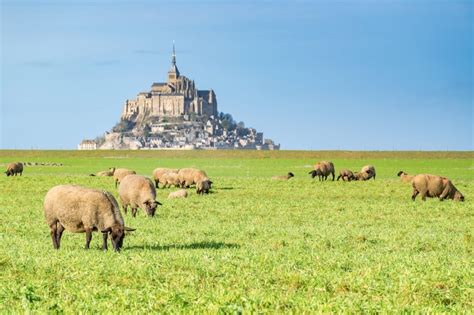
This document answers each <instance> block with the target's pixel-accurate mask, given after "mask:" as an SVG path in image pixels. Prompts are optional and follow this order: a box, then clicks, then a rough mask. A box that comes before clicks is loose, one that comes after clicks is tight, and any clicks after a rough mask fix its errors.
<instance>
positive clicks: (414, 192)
mask: <svg viewBox="0 0 474 315" xmlns="http://www.w3.org/2000/svg"><path fill="white" fill-rule="evenodd" d="M419 193H420V192H419V191H418V190H416V189H415V188H413V194H412V195H411V200H413V201H415V199H416V196H418V194H419Z"/></svg>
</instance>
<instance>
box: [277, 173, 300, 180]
mask: <svg viewBox="0 0 474 315" xmlns="http://www.w3.org/2000/svg"><path fill="white" fill-rule="evenodd" d="M292 177H295V175H294V174H293V173H292V172H288V174H286V175H285V176H281V175H277V176H273V177H272V179H273V180H289V179H290V178H292Z"/></svg>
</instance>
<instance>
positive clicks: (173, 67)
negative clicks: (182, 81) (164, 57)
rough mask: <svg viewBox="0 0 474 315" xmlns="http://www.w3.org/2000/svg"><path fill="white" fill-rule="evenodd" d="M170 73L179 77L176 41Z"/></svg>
mask: <svg viewBox="0 0 474 315" xmlns="http://www.w3.org/2000/svg"><path fill="white" fill-rule="evenodd" d="M168 73H176V77H179V70H178V67H177V66H176V51H175V49H174V41H173V55H171V67H170V70H169V71H168Z"/></svg>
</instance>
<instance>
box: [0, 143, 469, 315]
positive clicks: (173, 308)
mask: <svg viewBox="0 0 474 315" xmlns="http://www.w3.org/2000/svg"><path fill="white" fill-rule="evenodd" d="M473 157H474V154H473V152H340V151H336V152H331V151H320V152H299V151H281V152H257V151H91V152H84V151H81V152H80V151H0V165H4V164H6V163H8V162H12V161H24V162H49V163H53V162H56V163H63V166H41V165H39V166H26V167H25V170H24V174H23V176H21V177H19V176H17V177H9V178H7V177H6V176H5V175H4V174H3V173H2V174H1V175H2V176H1V177H0V313H17V312H30V311H32V312H39V313H45V312H48V313H124V312H126V311H132V312H135V313H137V312H139V311H145V312H146V311H160V312H165V313H189V312H193V313H194V312H198V313H208V312H211V313H242V312H244V313H247V312H259V313H275V312H277V313H287V312H293V313H300V312H314V311H316V312H384V313H386V312H456V313H459V312H469V311H470V310H471V311H472V309H473V308H474V302H473V301H474V235H473V234H474V232H473V231H474V211H473V208H474V207H473V204H474V202H473V200H474V185H473V184H474V164H473ZM322 159H327V160H332V161H333V162H334V164H335V167H336V172H337V171H338V170H339V169H341V168H349V169H352V170H359V169H360V168H361V167H362V166H363V165H365V164H373V165H374V166H375V167H376V170H377V178H376V180H370V181H366V182H350V183H349V182H341V181H339V182H338V181H334V182H333V181H329V180H328V181H327V182H318V181H317V180H312V179H311V178H310V176H309V175H308V174H307V173H308V172H309V171H310V170H311V166H312V164H314V163H315V162H316V161H319V160H322ZM112 166H115V167H126V168H130V169H134V170H136V171H137V173H138V174H142V175H147V176H151V172H152V170H153V169H154V168H156V167H174V168H181V167H198V168H201V169H204V170H206V171H207V173H208V175H209V176H210V177H211V179H212V180H213V182H214V185H213V189H212V193H211V194H209V195H205V196H197V195H196V194H195V192H194V191H191V192H192V193H191V196H190V198H188V199H185V200H167V199H166V197H167V195H168V193H169V192H170V191H174V190H175V189H163V190H162V189H160V190H159V191H158V200H159V201H160V202H162V203H163V206H161V207H159V208H158V210H157V214H156V215H155V217H154V218H148V217H145V215H144V213H143V211H141V210H140V211H139V212H138V215H137V217H136V218H132V217H131V215H130V213H129V214H128V215H126V216H125V215H124V219H125V223H126V225H127V226H131V227H134V228H136V229H137V230H136V231H135V232H132V233H130V234H128V235H127V236H126V237H125V241H124V247H123V249H122V251H121V252H120V253H116V252H113V251H111V250H110V249H109V251H108V252H103V251H101V236H100V235H99V234H98V233H94V234H93V238H92V243H91V249H89V250H85V249H84V242H85V235H84V234H73V233H69V232H67V231H66V232H65V233H64V235H63V239H62V243H61V249H60V250H58V251H57V250H54V249H53V247H52V243H51V238H50V235H49V227H48V226H47V225H46V223H45V221H44V215H43V207H42V203H43V198H44V196H45V194H46V192H47V191H48V190H49V189H50V188H51V187H53V186H55V185H58V184H64V183H74V184H79V185H84V186H88V187H95V188H100V189H106V190H108V191H110V192H112V193H113V194H114V195H115V196H116V197H118V195H117V190H116V188H115V187H114V183H113V180H112V179H111V178H99V177H90V176H88V174H90V173H94V172H97V171H100V170H105V169H108V168H109V167H112ZM3 168H4V166H2V169H3ZM400 170H404V171H406V172H408V173H410V174H415V173H432V174H438V175H443V176H447V177H449V178H450V179H452V181H453V183H454V184H455V185H456V187H457V188H458V189H459V190H460V191H461V192H462V193H463V194H464V196H465V197H466V201H465V202H463V203H462V202H453V201H451V200H448V201H444V202H440V201H439V200H438V199H428V200H427V201H426V202H422V201H421V200H417V201H416V202H412V200H411V192H412V188H411V186H410V185H409V184H403V183H401V182H400V180H399V178H398V177H397V176H396V174H397V172H398V171H400ZM288 171H292V172H293V173H294V174H295V178H293V179H291V180H289V181H272V180H271V179H270V177H271V176H272V175H285V174H286V173H287V172H288ZM336 175H337V174H336Z"/></svg>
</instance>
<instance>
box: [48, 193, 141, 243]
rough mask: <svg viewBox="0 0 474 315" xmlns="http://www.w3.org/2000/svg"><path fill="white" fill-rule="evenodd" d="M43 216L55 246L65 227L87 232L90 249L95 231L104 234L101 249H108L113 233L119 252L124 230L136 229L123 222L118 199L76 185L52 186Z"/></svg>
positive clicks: (73, 230)
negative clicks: (109, 239) (108, 242)
mask: <svg viewBox="0 0 474 315" xmlns="http://www.w3.org/2000/svg"><path fill="white" fill-rule="evenodd" d="M44 215H45V218H46V223H47V224H48V226H49V228H50V234H51V239H52V241H53V247H54V248H55V249H59V247H60V245H61V236H62V234H63V232H64V230H67V231H69V232H73V233H84V232H85V233H86V246H85V248H86V249H88V248H89V245H90V242H91V239H92V232H93V231H100V232H102V235H103V245H102V249H103V250H107V237H108V234H110V238H111V241H112V245H113V248H114V250H115V251H120V249H121V248H122V245H123V239H124V237H125V231H134V230H135V229H132V228H128V227H126V226H125V225H124V223H123V218H122V215H121V213H120V208H119V206H118V204H117V201H116V200H115V198H114V197H113V196H112V194H110V193H109V192H107V191H100V190H96V189H91V188H86V187H81V186H77V185H59V186H55V187H53V188H51V189H50V190H49V191H48V192H47V194H46V196H45V198H44Z"/></svg>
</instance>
